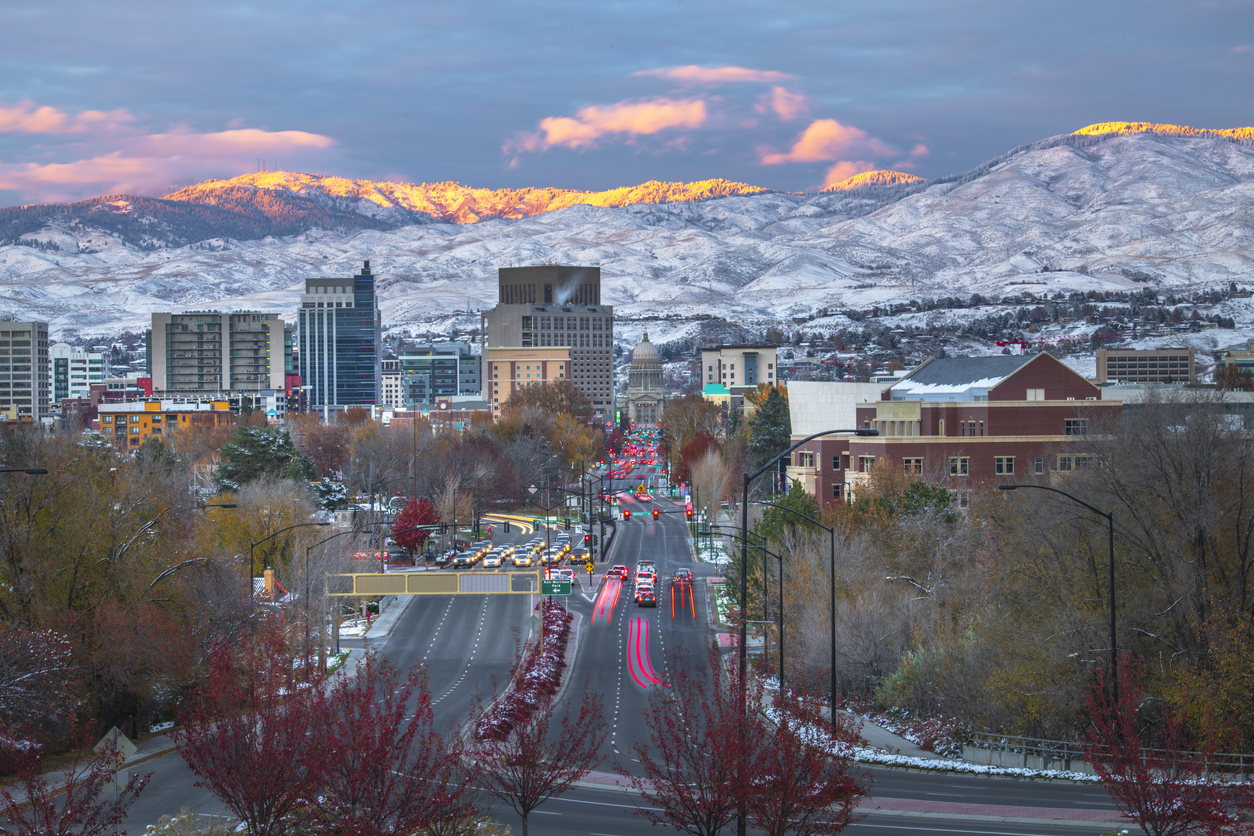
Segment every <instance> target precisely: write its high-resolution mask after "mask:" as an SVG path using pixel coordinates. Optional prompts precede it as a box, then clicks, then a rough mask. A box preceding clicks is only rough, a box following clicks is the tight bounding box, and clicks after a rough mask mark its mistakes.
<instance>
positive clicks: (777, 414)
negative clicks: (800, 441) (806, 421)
mask: <svg viewBox="0 0 1254 836" xmlns="http://www.w3.org/2000/svg"><path fill="white" fill-rule="evenodd" d="M791 439H792V416H790V415H789V414H788V401H787V400H785V399H784V397H783V396H782V395H780V393H779V389H778V388H777V387H771V390H770V394H768V395H767V397H766V402H765V403H761V402H759V404H758V409H757V411H756V412H754V413H753V417H752V418H750V419H749V458H750V460H751V461H752V462H753V466H754V468H759V467H761V466H762V465H764V464H766V463H767V462H769V461H770V460H771V459H773V458H775V457H776V456H778V455H779V454H780V453H782V452H783V451H784V450H787V449H788V445H789V444H790V443H791Z"/></svg>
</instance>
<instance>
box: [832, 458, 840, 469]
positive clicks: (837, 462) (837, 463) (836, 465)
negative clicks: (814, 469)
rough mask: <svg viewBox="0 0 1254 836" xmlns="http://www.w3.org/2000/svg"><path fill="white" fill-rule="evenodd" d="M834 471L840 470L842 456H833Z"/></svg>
mask: <svg viewBox="0 0 1254 836" xmlns="http://www.w3.org/2000/svg"><path fill="white" fill-rule="evenodd" d="M832 470H840V456H832Z"/></svg>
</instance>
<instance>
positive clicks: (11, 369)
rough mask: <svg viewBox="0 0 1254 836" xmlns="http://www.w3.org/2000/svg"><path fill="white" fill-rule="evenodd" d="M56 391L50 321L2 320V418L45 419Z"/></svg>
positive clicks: (0, 344) (0, 417)
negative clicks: (52, 378) (52, 381)
mask: <svg viewBox="0 0 1254 836" xmlns="http://www.w3.org/2000/svg"><path fill="white" fill-rule="evenodd" d="M51 394H52V388H51V385H50V383H49V375H48V323H46V322H0V421H41V420H43V419H44V418H46V417H47V416H48V398H49V396H51Z"/></svg>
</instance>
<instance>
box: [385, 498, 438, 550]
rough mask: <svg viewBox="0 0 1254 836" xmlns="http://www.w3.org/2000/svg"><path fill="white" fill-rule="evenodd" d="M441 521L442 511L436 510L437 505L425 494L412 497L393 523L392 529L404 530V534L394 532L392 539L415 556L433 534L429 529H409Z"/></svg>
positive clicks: (394, 530)
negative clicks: (415, 497)
mask: <svg viewBox="0 0 1254 836" xmlns="http://www.w3.org/2000/svg"><path fill="white" fill-rule="evenodd" d="M439 521H440V512H439V511H437V510H436V508H435V505H434V504H433V503H432V502H431V500H429V499H427V498H426V497H425V496H423V497H419V498H418V499H416V500H415V499H411V500H409V502H406V503H405V507H404V508H402V509H401V512H400V513H399V514H397V515H396V520H395V521H394V522H393V523H392V531H393V532H397V531H403V532H405V533H404V534H396V533H393V535H392V539H393V540H395V541H396V544H397V545H398V546H400V547H401V548H403V549H406V550H407V551H408V552H409V556H410V557H413V556H414V555H415V554H417V553H418V549H420V548H422V544H423V543H425V542H426V541H427V538H428V537H430V536H431V531H430V530H429V529H422V530H420V531H410V530H409V529H411V528H414V527H416V526H420V525H435V524H436V523H438V522H439Z"/></svg>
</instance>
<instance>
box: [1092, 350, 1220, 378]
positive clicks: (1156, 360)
mask: <svg viewBox="0 0 1254 836" xmlns="http://www.w3.org/2000/svg"><path fill="white" fill-rule="evenodd" d="M1196 382H1197V372H1195V371H1194V366H1193V349H1192V347H1181V348H1155V349H1145V350H1140V349H1134V348H1099V349H1098V350H1097V383H1098V385H1102V384H1105V383H1196Z"/></svg>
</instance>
